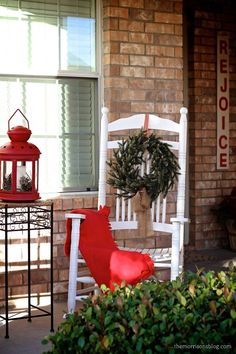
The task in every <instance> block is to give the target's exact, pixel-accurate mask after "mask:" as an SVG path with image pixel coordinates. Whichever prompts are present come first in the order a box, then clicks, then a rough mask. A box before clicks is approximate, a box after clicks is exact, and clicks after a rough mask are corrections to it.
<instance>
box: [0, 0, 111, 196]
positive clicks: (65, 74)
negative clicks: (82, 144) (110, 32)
mask: <svg viewBox="0 0 236 354" xmlns="http://www.w3.org/2000/svg"><path fill="white" fill-rule="evenodd" d="M95 13H96V15H95V56H96V58H95V63H96V65H95V66H96V71H94V72H87V73H86V72H80V71H73V70H55V73H52V72H51V73H50V74H49V73H48V72H46V71H45V72H40V73H35V72H33V71H32V72H31V70H26V71H24V70H22V72H21V73H19V72H14V73H10V72H9V73H6V72H4V73H2V72H1V68H0V76H1V77H2V78H3V77H4V76H5V77H13V78H14V77H15V78H18V77H19V78H29V79H30V78H32V79H33V78H42V79H47V78H49V79H55V80H60V79H65V78H77V79H80V78H81V79H83V78H85V79H86V78H88V79H95V80H96V81H97V105H96V106H97V107H96V106H95V110H97V114H96V116H97V119H98V122H97V124H96V126H97V131H96V132H95V134H96V136H95V146H96V147H97V149H98V151H99V146H100V139H99V136H100V134H99V131H100V125H101V124H100V121H101V113H100V112H101V106H102V105H101V102H104V78H103V71H102V26H101V21H102V7H101V0H95ZM59 53H60V51H59ZM95 118H96V117H95ZM36 135H37V133H36ZM0 137H5V134H4V135H2V134H0ZM95 153H96V151H95ZM95 160H96V158H95ZM98 160H99V154H98ZM98 164H99V162H97V166H96V170H95V176H96V177H97V186H98V177H99V176H98V173H99V169H98V167H99V166H98ZM40 192H41V195H46V196H47V195H49V194H50V196H51V195H55V194H56V195H60V196H70V195H87V194H91V193H96V194H97V190H92V191H73V192H71V191H60V192H57V193H55V192H53V193H49V192H44V191H40Z"/></svg>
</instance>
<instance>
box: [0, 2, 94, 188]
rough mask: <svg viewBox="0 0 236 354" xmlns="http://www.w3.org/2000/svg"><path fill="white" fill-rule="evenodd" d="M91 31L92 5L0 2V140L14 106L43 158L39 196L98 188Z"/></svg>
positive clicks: (2, 137)
mask: <svg viewBox="0 0 236 354" xmlns="http://www.w3.org/2000/svg"><path fill="white" fill-rule="evenodd" d="M96 28H97V21H96V4H95V0H77V1H74V0H50V1H42V0H41V1H30V0H29V1H16V0H9V1H1V6H0V33H2V34H4V35H1V36H0V47H1V56H0V117H1V128H0V129H1V130H0V140H1V143H3V142H5V141H6V140H7V139H8V138H7V137H6V132H7V129H8V119H9V118H10V116H11V115H12V114H13V113H14V111H15V110H16V109H17V108H19V109H20V110H21V111H22V112H23V113H24V114H25V115H26V117H27V118H28V120H29V124H30V129H31V130H32V137H31V139H30V141H31V142H33V143H34V144H35V145H37V146H38V147H39V149H40V150H41V153H42V154H41V157H40V168H39V172H40V176H39V184H40V188H39V189H40V192H49V193H51V192H75V191H84V190H93V189H97V169H98V168H97V161H98V156H97V151H98V147H97V144H98V141H97V129H98V117H97V112H98V109H97V92H98V77H99V75H98V69H97V55H96V51H97V48H96V43H97V40H96V38H97V35H96ZM6 34H7V35H6ZM14 125H15V124H14V122H13V121H12V126H14Z"/></svg>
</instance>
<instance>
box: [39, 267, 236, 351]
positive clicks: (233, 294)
mask: <svg viewBox="0 0 236 354" xmlns="http://www.w3.org/2000/svg"><path fill="white" fill-rule="evenodd" d="M43 342H44V343H48V342H50V343H51V344H52V350H51V351H49V352H47V353H60V354H62V353H70V354H73V353H91V354H92V353H101V354H102V353H112V354H116V353H117V354H122V353H124V354H126V353H127V354H130V353H145V354H152V353H168V354H169V353H182V354H183V353H192V352H193V351H194V352H195V353H201V352H202V353H215V352H218V353H234V352H235V351H234V350H235V347H234V344H235V343H236V274H235V272H234V271H232V270H231V271H227V272H220V273H218V274H215V273H214V272H208V273H204V272H203V271H198V272H197V273H191V272H189V273H187V274H185V275H184V276H183V277H182V279H180V278H177V280H175V281H172V282H170V281H169V282H164V283H160V282H157V281H146V282H144V283H142V284H138V285H136V286H135V287H129V286H128V287H125V286H123V287H121V288H117V289H116V291H115V292H113V293H112V292H110V291H108V290H107V289H106V293H105V294H103V295H101V296H93V297H91V298H89V299H88V300H87V301H86V302H85V304H84V307H83V309H82V310H81V312H79V314H74V315H68V318H67V319H66V320H65V321H64V322H62V323H61V324H60V326H59V328H58V331H57V332H56V333H55V334H54V335H49V336H48V337H46V338H45V339H44V341H43ZM222 345H223V346H224V347H221V346H222ZM220 348H221V349H220ZM222 348H224V349H222ZM193 349H194V350H193Z"/></svg>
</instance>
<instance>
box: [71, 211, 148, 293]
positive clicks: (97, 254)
mask: <svg viewBox="0 0 236 354" xmlns="http://www.w3.org/2000/svg"><path fill="white" fill-rule="evenodd" d="M72 213H78V214H84V215H85V216H86V218H85V220H83V221H82V223H81V227H80V243H79V249H80V252H81V254H82V256H83V257H84V259H85V261H86V263H87V265H88V267H89V269H90V272H91V274H92V276H93V277H94V279H95V280H96V282H97V284H98V285H99V286H100V285H102V284H105V285H106V286H107V287H109V288H110V289H112V290H113V289H114V284H118V285H121V283H122V281H125V282H126V283H127V284H131V285H135V284H137V283H138V282H140V281H141V280H143V279H147V278H148V277H149V276H150V275H152V274H153V272H154V264H153V261H152V259H151V258H150V256H149V255H147V254H141V253H139V252H131V251H123V250H119V248H118V247H117V245H116V243H115V242H114V240H113V238H112V234H111V227H110V224H109V218H108V217H109V208H107V207H103V208H100V210H99V211H95V210H88V209H77V210H73V211H72ZM71 225H72V221H71V219H67V237H66V242H65V254H66V255H69V252H70V237H71Z"/></svg>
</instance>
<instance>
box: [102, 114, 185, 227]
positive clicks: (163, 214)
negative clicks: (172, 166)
mask: <svg viewBox="0 0 236 354" xmlns="http://www.w3.org/2000/svg"><path fill="white" fill-rule="evenodd" d="M102 113H103V114H102V123H101V141H100V166H99V194H98V206H100V205H105V204H106V189H107V184H106V177H107V175H106V173H107V171H106V167H107V163H106V161H107V159H108V150H112V149H115V148H118V147H119V142H121V140H110V141H109V139H108V134H110V133H113V132H118V131H120V132H121V134H124V132H125V133H126V131H127V136H129V135H130V134H131V133H130V131H131V130H132V129H134V130H137V129H139V130H140V129H143V127H144V125H146V124H147V120H145V117H147V115H145V114H136V115H133V116H130V117H127V118H120V119H118V120H116V121H113V122H111V123H108V117H107V115H108V109H107V108H105V107H104V108H103V109H102ZM180 113H181V117H180V122H179V123H176V122H174V121H172V120H169V119H164V118H160V117H158V116H155V115H152V114H150V115H148V129H151V130H152V131H153V132H156V134H157V135H160V136H162V135H164V139H163V140H162V141H163V142H165V143H168V144H169V145H170V148H171V149H173V150H174V151H177V155H178V163H179V166H180V175H179V178H178V183H177V188H175V189H174V191H171V192H170V193H168V195H167V197H166V198H163V197H162V196H159V197H158V198H157V200H156V201H154V202H153V203H152V209H151V216H152V222H153V230H156V231H161V232H173V224H172V223H171V221H170V219H171V217H184V206H185V178H186V177H185V175H186V135H187V132H186V130H187V118H186V114H187V109H186V108H181V110H180ZM163 132H164V133H163ZM169 135H170V136H171V138H172V140H175V141H172V140H169V139H166V138H167V136H169ZM117 136H119V134H118V133H116V135H115V136H114V135H112V136H111V138H113V139H114V137H115V138H116V137H117ZM173 137H174V138H173ZM176 137H177V141H176ZM119 139H120V138H119ZM109 157H110V156H109ZM149 170H150V161H148V162H147V163H146V164H145V166H142V167H141V172H140V173H141V175H143V174H144V172H146V173H148V172H149ZM117 193H119V192H118V191H117ZM169 194H171V196H169ZM174 204H175V207H174V206H173V207H172V205H174ZM115 208H116V211H115V221H111V226H112V228H113V229H132V228H135V229H136V228H137V227H138V223H137V221H136V214H135V212H133V210H132V203H131V200H130V199H128V200H124V198H122V200H120V198H116V207H115ZM169 209H171V213H170V215H167V212H168V210H169Z"/></svg>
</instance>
